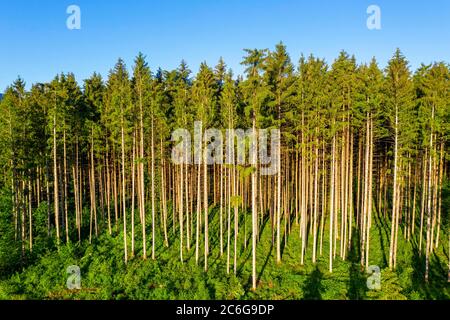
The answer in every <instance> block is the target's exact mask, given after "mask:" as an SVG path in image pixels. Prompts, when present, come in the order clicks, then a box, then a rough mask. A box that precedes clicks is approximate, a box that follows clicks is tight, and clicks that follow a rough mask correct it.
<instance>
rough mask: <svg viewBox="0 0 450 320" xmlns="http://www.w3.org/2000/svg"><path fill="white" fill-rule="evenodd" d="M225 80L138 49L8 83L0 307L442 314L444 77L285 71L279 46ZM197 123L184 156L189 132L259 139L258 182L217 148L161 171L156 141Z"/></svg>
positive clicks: (0, 148)
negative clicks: (322, 307)
mask: <svg viewBox="0 0 450 320" xmlns="http://www.w3.org/2000/svg"><path fill="white" fill-rule="evenodd" d="M242 65H243V67H244V69H245V72H244V74H243V75H235V74H233V72H232V71H231V70H229V69H228V67H227V65H226V63H225V62H224V61H223V59H220V60H219V61H218V63H217V65H216V66H214V67H212V66H209V65H207V64H206V63H202V64H201V65H200V66H199V68H198V72H197V73H196V74H192V72H191V71H190V69H189V66H188V65H187V63H186V62H185V61H182V62H181V63H180V65H179V67H178V68H176V69H175V70H162V69H157V70H150V68H149V66H148V64H147V61H146V57H145V56H144V55H143V54H138V55H137V57H136V58H135V60H134V63H133V65H132V66H131V68H128V67H127V66H126V65H125V62H124V61H123V60H121V59H119V60H118V61H117V63H116V65H115V66H114V67H113V68H112V69H111V71H110V73H109V75H108V76H107V78H106V79H103V78H102V77H101V76H100V75H99V74H98V73H94V74H93V75H92V76H91V77H90V78H89V79H86V80H84V81H83V82H77V80H76V79H75V77H74V75H73V74H71V73H63V74H58V75H57V76H56V77H55V78H54V79H53V80H52V81H50V82H48V83H34V84H32V86H31V87H30V89H29V90H27V89H26V84H25V81H24V80H23V79H21V78H18V79H17V80H16V81H15V82H14V83H12V84H11V85H10V86H9V87H8V88H7V89H6V90H5V91H4V93H3V97H2V98H1V101H0V168H1V174H0V299H449V298H450V290H449V282H450V252H449V250H450V248H449V246H450V233H449V231H450V218H449V210H450V183H449V170H448V169H449V165H448V164H449V162H448V160H449V145H448V139H449V134H450V69H449V65H448V63H447V62H435V63H432V64H429V65H425V64H422V65H421V66H420V67H419V68H417V70H411V68H410V67H409V64H408V61H407V59H406V57H404V56H403V54H402V53H401V51H400V50H397V51H396V52H395V53H393V55H392V57H391V59H390V60H389V62H388V63H387V65H386V66H380V65H379V64H378V63H377V61H376V60H375V58H374V59H373V60H372V61H370V62H369V63H362V64H359V63H357V62H356V58H355V57H353V56H351V55H349V54H348V53H346V52H344V51H342V52H341V53H339V55H338V56H337V58H336V59H335V60H334V61H333V62H332V63H330V64H329V63H327V62H326V61H325V60H323V59H321V58H318V57H315V56H313V55H311V56H302V57H301V58H300V61H298V63H296V62H293V61H291V59H290V57H289V54H288V52H287V49H286V47H285V46H284V45H283V44H282V43H279V44H277V45H276V46H275V48H273V49H270V50H268V49H246V50H245V51H244V57H243V60H242ZM199 121H201V124H202V126H203V127H202V133H203V139H201V141H200V147H201V149H202V150H203V149H204V150H209V149H208V148H207V146H208V145H210V144H212V143H213V141H212V139H208V136H207V135H205V134H204V133H205V130H206V129H208V128H217V129H219V130H221V131H222V132H225V130H226V129H229V128H243V129H248V128H251V129H252V130H253V131H252V132H256V129H274V128H275V129H279V130H280V132H281V136H280V141H281V143H280V145H279V147H278V149H277V150H271V153H273V154H275V153H278V154H279V155H280V157H279V161H278V162H277V168H276V169H277V170H276V171H275V174H263V170H264V164H261V163H258V162H257V161H251V160H252V159H249V160H250V161H249V162H247V163H246V164H237V163H236V161H235V160H236V154H235V153H234V152H231V155H232V161H231V162H229V163H227V164H225V163H214V164H207V162H206V158H207V152H206V151H204V152H202V154H201V155H200V156H199V157H198V159H197V160H198V161H194V162H185V163H177V162H174V161H173V153H172V151H173V148H174V145H175V144H176V142H177V141H175V140H174V139H173V135H172V133H173V132H174V131H175V130H176V129H179V128H184V129H186V130H187V131H188V132H190V133H193V131H194V127H195V123H196V122H199ZM272 138H273V137H272ZM232 139H233V141H234V139H235V137H232ZM244 143H245V144H246V146H247V147H248V143H249V137H247V138H246V139H245V140H244ZM191 147H193V146H189V148H191ZM221 152H223V150H222V151H221ZM221 156H223V153H222V154H221ZM253 160H254V159H253ZM72 265H75V266H79V268H80V276H81V287H80V288H78V289H75V290H70V289H68V288H67V287H66V280H67V278H68V276H69V275H68V273H67V268H68V267H69V266H72ZM374 272H375V273H376V274H378V275H379V276H380V278H379V279H380V280H381V283H380V286H379V287H376V288H373V287H371V286H370V285H368V279H369V280H370V278H371V277H373V276H374V274H375V273H374Z"/></svg>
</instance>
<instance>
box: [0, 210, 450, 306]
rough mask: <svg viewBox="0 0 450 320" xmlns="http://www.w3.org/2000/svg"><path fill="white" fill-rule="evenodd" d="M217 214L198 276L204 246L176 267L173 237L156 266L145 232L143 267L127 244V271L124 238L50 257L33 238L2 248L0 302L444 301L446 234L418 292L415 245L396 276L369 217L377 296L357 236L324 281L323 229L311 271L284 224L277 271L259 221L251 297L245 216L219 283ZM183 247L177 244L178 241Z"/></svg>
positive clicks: (294, 231)
mask: <svg viewBox="0 0 450 320" xmlns="http://www.w3.org/2000/svg"><path fill="white" fill-rule="evenodd" d="M218 215H219V214H218V210H215V209H214V210H211V214H210V220H211V221H210V231H209V233H210V255H209V258H208V271H207V272H204V269H203V266H204V257H203V254H204V252H203V241H200V244H199V247H200V250H199V256H200V257H199V261H198V265H196V259H195V235H194V237H193V239H191V249H190V250H187V249H185V250H184V263H181V261H180V252H179V238H178V237H176V236H174V235H173V230H172V227H171V229H170V232H169V234H170V235H171V236H172V237H171V238H169V243H170V246H169V248H166V247H164V245H163V242H162V241H157V242H156V250H155V256H156V259H155V260H152V259H151V244H150V235H151V232H150V229H149V230H148V241H149V244H148V246H147V252H148V255H149V258H148V259H147V260H145V261H144V260H143V259H142V252H141V242H140V241H139V240H138V239H136V252H135V257H134V258H131V259H130V260H129V261H128V264H127V265H125V263H124V258H123V257H124V254H123V238H122V235H121V234H120V233H116V234H115V235H114V234H113V236H109V235H108V234H104V235H101V236H99V237H98V238H93V239H92V244H89V241H88V240H85V241H83V242H82V243H81V244H79V243H72V244H68V245H66V244H63V245H61V246H60V248H59V250H56V249H53V250H49V249H45V248H46V244H45V240H42V239H41V244H40V245H39V239H37V240H36V242H37V244H36V245H35V249H34V251H33V254H27V255H26V256H25V257H24V258H21V259H20V260H21V262H20V263H18V262H17V261H16V260H17V257H20V254H18V253H17V252H16V253H17V254H12V253H11V252H9V253H8V252H7V251H8V250H14V249H13V248H10V249H5V247H4V246H3V247H2V248H1V250H2V252H1V253H0V271H2V273H1V276H0V299H186V300H190V299H338V300H339V299H387V300H391V299H411V300H415V299H450V283H448V282H447V272H448V259H449V257H448V247H447V246H448V244H447V243H446V242H447V241H445V240H446V239H448V235H446V234H444V232H442V238H441V239H443V240H444V241H443V242H444V243H443V244H442V243H441V244H440V245H439V248H438V249H436V250H435V252H434V253H433V255H432V257H431V261H430V280H429V283H428V284H426V283H425V282H424V268H425V261H424V256H420V255H419V254H418V249H417V246H418V245H417V240H416V237H414V238H413V239H412V240H411V241H410V242H407V241H405V239H404V237H403V235H402V234H400V235H399V240H398V257H397V268H396V270H395V271H390V270H389V268H388V263H387V261H388V259H389V236H390V231H389V226H388V225H387V224H386V223H384V219H380V218H379V217H378V215H377V214H374V221H373V224H372V229H371V234H370V238H371V239H370V244H371V248H370V260H369V262H370V265H372V266H378V267H379V268H380V270H381V288H380V289H379V290H373V289H369V288H368V285H367V279H368V277H370V276H371V275H370V274H368V273H366V272H365V271H363V269H362V268H361V264H360V257H359V249H358V243H359V240H358V239H357V234H356V232H354V235H353V246H352V249H351V250H350V252H348V258H347V259H346V261H343V260H342V259H341V258H340V257H339V252H340V246H339V240H338V241H337V243H338V245H337V251H336V258H335V259H334V262H333V272H332V273H330V272H329V246H328V230H326V229H325V230H324V239H323V247H322V254H321V255H320V250H319V243H318V250H317V252H318V257H317V262H316V263H315V264H314V263H312V235H311V234H309V243H308V247H307V252H306V254H305V257H304V265H301V263H300V259H301V257H300V252H301V250H300V248H301V240H300V238H299V227H298V226H297V225H296V224H295V222H292V225H291V232H290V233H289V234H285V233H284V231H283V235H282V262H281V263H280V264H277V263H276V248H275V245H273V244H272V231H271V225H270V224H271V222H270V220H269V219H266V220H265V221H264V222H263V223H262V227H261V228H262V230H261V231H262V232H261V237H260V241H259V243H258V246H257V276H258V281H257V290H256V291H252V290H251V270H252V259H251V246H250V244H251V233H250V227H251V224H250V222H251V216H250V214H247V215H246V219H247V221H246V222H245V224H244V221H243V220H244V219H241V221H240V229H239V231H240V234H239V238H238V239H239V241H238V252H239V255H238V259H237V266H236V271H237V273H236V275H234V274H233V241H234V240H233V231H232V234H231V249H230V274H227V270H226V268H227V267H226V266H227V248H226V242H227V233H226V224H225V223H224V252H223V255H220V249H219V248H220V245H219V237H218V234H219V217H218ZM241 216H243V215H242V214H241ZM224 221H225V219H224ZM232 223H233V222H232ZM232 225H233V224H232ZM244 228H245V231H244ZM283 229H284V228H283ZM136 230H137V234H136V238H139V237H140V232H139V227H138V226H137V227H136ZM74 236H75V235H74ZM156 238H157V239H162V235H161V234H159V233H157V237H156ZM129 239H130V238H129V237H128V240H129ZM201 240H202V239H201ZM47 241H48V240H47ZM184 241H185V244H186V239H184ZM245 243H247V246H245ZM16 251H20V250H19V249H16ZM129 252H130V248H129ZM14 257H15V258H14ZM12 259H16V260H14V261H12ZM71 265H76V266H79V267H80V276H81V289H79V290H69V289H67V285H66V283H67V279H68V277H70V273H67V268H68V267H69V266H71ZM2 268H3V270H2Z"/></svg>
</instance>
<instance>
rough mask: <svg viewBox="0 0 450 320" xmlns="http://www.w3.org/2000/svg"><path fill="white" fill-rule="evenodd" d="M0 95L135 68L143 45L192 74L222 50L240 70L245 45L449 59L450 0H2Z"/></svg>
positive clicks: (294, 53) (153, 57) (321, 53)
mask: <svg viewBox="0 0 450 320" xmlns="http://www.w3.org/2000/svg"><path fill="white" fill-rule="evenodd" d="M0 3H1V11H0V39H1V47H0V75H1V76H0V91H3V90H4V89H5V88H6V86H8V85H9V84H10V83H12V82H13V81H14V80H15V79H16V78H17V76H18V75H20V76H21V77H22V78H24V79H25V81H26V82H27V87H30V85H31V83H35V82H46V81H50V80H51V79H52V78H53V77H54V76H55V75H56V74H57V73H60V72H73V73H74V74H75V76H76V77H77V80H78V81H79V82H81V80H83V79H85V78H87V77H89V76H90V75H91V74H92V73H93V72H94V71H97V72H100V73H101V74H102V75H103V76H104V77H106V76H107V74H108V71H109V69H111V68H112V67H113V65H114V64H115V62H116V61H117V59H118V58H119V57H122V58H123V59H124V60H125V62H126V63H127V66H128V67H129V69H131V67H132V65H133V60H134V57H135V56H136V55H137V53H138V52H139V51H141V52H143V53H144V54H145V55H146V56H147V60H148V62H149V65H150V67H151V68H152V70H156V68H158V67H161V68H163V69H173V68H176V67H177V66H178V64H179V62H180V60H181V59H183V58H184V59H185V60H186V61H187V62H188V64H189V66H190V68H191V69H192V70H193V71H194V72H195V71H196V70H198V66H199V64H200V63H201V62H202V61H206V62H207V63H208V64H210V65H215V64H216V62H217V60H218V59H219V57H220V56H222V57H223V58H224V59H225V62H226V63H227V64H228V66H229V67H231V68H232V69H233V70H234V72H235V73H241V72H242V70H243V69H242V67H241V66H240V61H241V59H242V56H243V50H242V49H243V48H273V47H274V46H275V44H276V43H278V42H279V41H280V40H281V41H283V42H284V43H285V44H286V45H287V48H288V51H289V53H290V54H291V58H292V60H293V61H294V62H295V63H297V62H298V59H299V57H300V55H301V53H303V54H305V55H309V54H310V53H313V54H314V55H316V56H318V57H321V58H325V59H326V60H327V61H328V62H329V63H331V62H332V61H333V60H334V58H336V57H337V55H338V53H339V51H340V50H342V49H344V50H346V51H347V52H349V53H350V54H354V55H355V56H356V58H357V60H358V62H366V61H370V59H371V57H372V56H375V57H376V58H377V60H378V61H379V62H380V65H381V66H382V67H384V65H385V64H386V62H387V60H388V59H389V58H390V57H391V55H392V54H393V52H394V50H395V48H397V47H399V48H400V49H401V50H402V51H403V53H404V54H405V55H406V57H407V58H408V60H409V61H410V64H411V67H412V68H413V69H415V68H417V67H418V66H419V65H420V63H422V62H424V63H430V62H433V61H441V60H443V61H446V62H450V1H448V0H434V1H433V0H431V1H411V0H410V1H407V0H396V1H384V0H383V1H381V0H371V1H366V0H342V1H333V0H318V1H300V0H296V1H295V0H258V1H255V0H246V1H245V0H208V1H206V0H203V1H200V0H184V1H183V0H179V1H176V0H165V1H163V0H158V1H156V0H153V1H144V0H142V1H138V0H128V1H124V0H123V1H118V0H110V1H107V0H72V1H65V0H42V1H30V0H15V1H6V0H1V1H0ZM71 4H76V5H78V6H79V7H80V8H81V30H69V29H67V28H66V19H67V17H68V14H67V13H66V9H67V7H68V6H69V5H71ZM371 4H376V5H378V6H380V8H381V23H382V29H381V30H369V29H367V27H366V20H367V17H368V15H367V13H366V9H367V7H368V6H369V5H371Z"/></svg>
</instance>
